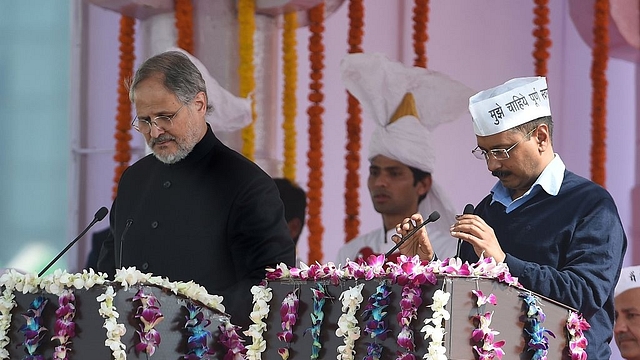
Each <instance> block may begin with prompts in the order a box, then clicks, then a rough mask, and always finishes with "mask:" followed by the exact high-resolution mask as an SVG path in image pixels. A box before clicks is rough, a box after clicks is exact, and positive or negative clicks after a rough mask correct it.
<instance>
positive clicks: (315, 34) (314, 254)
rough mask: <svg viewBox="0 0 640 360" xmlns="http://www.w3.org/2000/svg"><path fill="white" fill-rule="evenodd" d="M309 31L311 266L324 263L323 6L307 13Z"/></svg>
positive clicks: (308, 153) (309, 214) (309, 210)
mask: <svg viewBox="0 0 640 360" xmlns="http://www.w3.org/2000/svg"><path fill="white" fill-rule="evenodd" d="M308 16H309V30H310V31H311V36H310V38H309V60H310V63H311V72H310V74H309V77H310V78H311V81H310V82H309V90H310V91H309V101H310V102H311V104H310V105H309V108H308V109H307V114H308V115H309V151H308V152H307V166H309V175H308V176H309V178H308V181H307V188H308V191H307V198H308V205H307V208H308V210H307V214H308V216H309V220H307V228H308V229H309V259H308V263H309V264H315V263H316V262H318V263H320V262H322V257H323V256H324V254H323V253H322V235H323V234H324V226H323V225H322V213H321V210H322V187H323V182H322V178H323V176H324V175H323V172H322V170H323V162H322V156H323V153H322V127H323V123H322V114H323V113H324V108H323V107H322V102H323V101H324V94H323V93H322V70H323V69H324V44H323V42H322V40H323V34H324V2H321V3H320V4H318V5H317V6H315V7H314V8H312V9H311V10H309V13H308Z"/></svg>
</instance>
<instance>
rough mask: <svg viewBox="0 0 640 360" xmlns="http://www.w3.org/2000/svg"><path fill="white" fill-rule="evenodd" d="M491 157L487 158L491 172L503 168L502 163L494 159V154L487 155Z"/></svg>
mask: <svg viewBox="0 0 640 360" xmlns="http://www.w3.org/2000/svg"><path fill="white" fill-rule="evenodd" d="M487 155H488V156H489V157H488V158H487V169H489V171H492V172H493V171H495V170H498V169H500V168H501V167H502V161H500V160H498V159H496V158H494V157H493V155H492V154H487Z"/></svg>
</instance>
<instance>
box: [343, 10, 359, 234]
mask: <svg viewBox="0 0 640 360" xmlns="http://www.w3.org/2000/svg"><path fill="white" fill-rule="evenodd" d="M363 28H364V6H363V2H362V0H350V1H349V53H361V52H362V47H361V46H362V37H363V34H364V31H363ZM348 112H349V116H348V118H347V146H346V150H347V155H346V157H345V158H346V160H347V165H346V167H347V177H346V184H345V193H344V199H345V211H346V217H345V220H344V231H345V240H344V241H345V242H348V241H349V240H351V239H353V238H355V237H356V236H358V232H359V230H358V229H359V227H360V219H359V214H360V198H359V194H358V189H359V188H360V149H361V147H362V144H361V137H362V136H361V134H362V118H361V113H362V110H361V108H360V103H359V102H358V100H357V99H356V98H354V97H353V96H352V95H351V94H349V97H348Z"/></svg>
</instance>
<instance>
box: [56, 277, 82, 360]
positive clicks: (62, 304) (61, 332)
mask: <svg viewBox="0 0 640 360" xmlns="http://www.w3.org/2000/svg"><path fill="white" fill-rule="evenodd" d="M75 303H76V297H75V295H74V294H73V292H71V291H69V290H64V292H63V293H62V295H60V296H59V297H58V309H57V310H56V323H55V325H54V333H55V336H53V337H52V338H51V340H52V341H54V340H57V341H58V342H60V345H59V346H56V347H55V349H54V351H53V358H54V359H64V360H67V359H68V358H69V356H68V355H69V352H71V350H72V349H71V339H72V338H74V337H75V336H76V323H75V322H74V321H73V319H74V318H75V316H76V306H75Z"/></svg>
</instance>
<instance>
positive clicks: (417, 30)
mask: <svg viewBox="0 0 640 360" xmlns="http://www.w3.org/2000/svg"><path fill="white" fill-rule="evenodd" d="M428 21H429V0H415V4H414V7H413V51H414V53H415V55H416V57H415V59H414V61H413V66H417V67H422V68H426V67H427V46H426V43H427V40H429V35H428V34H427V22H428Z"/></svg>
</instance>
